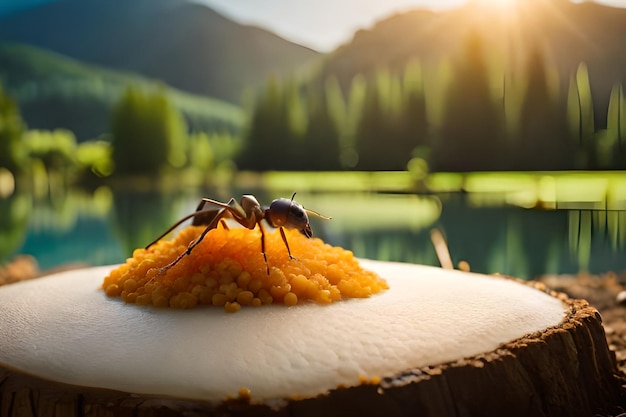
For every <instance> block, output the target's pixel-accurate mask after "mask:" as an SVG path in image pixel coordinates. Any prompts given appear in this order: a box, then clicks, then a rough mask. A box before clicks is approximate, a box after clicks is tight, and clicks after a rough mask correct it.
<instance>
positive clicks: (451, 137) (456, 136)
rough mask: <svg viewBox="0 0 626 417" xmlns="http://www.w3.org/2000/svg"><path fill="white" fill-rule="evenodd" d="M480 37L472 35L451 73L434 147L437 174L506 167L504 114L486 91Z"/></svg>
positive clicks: (484, 65) (487, 78)
mask: <svg viewBox="0 0 626 417" xmlns="http://www.w3.org/2000/svg"><path fill="white" fill-rule="evenodd" d="M488 80H489V74H488V68H487V65H486V60H485V55H484V51H483V42H482V40H481V38H480V36H479V35H478V34H477V33H475V32H473V33H471V34H470V35H469V36H468V38H467V42H466V45H465V50H464V54H463V56H462V58H461V60H460V61H459V62H458V63H457V65H456V68H455V69H454V71H453V80H452V82H451V85H450V86H449V89H448V92H447V96H446V103H445V109H444V117H443V123H442V127H441V129H440V132H439V134H438V137H437V140H435V141H434V143H433V148H432V161H433V169H434V170H436V171H473V170H497V169H503V168H504V167H505V166H506V160H505V152H504V150H505V146H504V145H505V143H504V140H503V130H502V127H503V120H502V119H503V112H502V111H501V110H502V108H501V105H500V103H496V102H495V101H494V100H493V98H492V95H491V91H490V87H489V82H488Z"/></svg>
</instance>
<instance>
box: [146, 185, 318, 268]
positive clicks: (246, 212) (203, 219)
mask: <svg viewBox="0 0 626 417" xmlns="http://www.w3.org/2000/svg"><path fill="white" fill-rule="evenodd" d="M295 195H296V193H293V195H292V196H291V199H290V200H289V199H286V198H279V199H277V200H274V201H272V203H271V204H270V206H269V207H267V208H263V207H261V205H260V204H259V202H258V201H257V199H256V197H254V196H253V195H250V194H244V195H243V196H242V197H241V200H240V202H239V203H237V201H236V200H235V199H234V198H231V199H230V201H228V203H222V202H220V201H216V200H211V199H210V198H203V199H202V201H200V204H199V205H198V207H197V208H196V211H195V212H194V213H192V214H189V215H187V216H185V217H183V218H182V219H180V220H179V221H177V222H176V223H175V224H173V225H172V226H171V227H170V228H169V229H167V230H166V231H165V232H164V233H163V234H162V235H161V236H159V237H158V238H156V239H155V240H154V241H153V242H152V243H150V244H149V245H148V246H146V249H148V248H149V247H150V246H152V245H154V244H155V243H156V242H158V241H159V240H161V239H162V238H163V237H164V236H165V235H167V234H168V233H170V232H171V231H172V230H174V229H175V228H176V227H178V226H179V225H180V224H181V223H183V222H185V221H186V220H189V219H191V218H193V222H192V224H193V225H194V226H201V225H206V228H205V229H204V230H203V231H202V233H201V234H200V236H198V237H197V238H196V239H194V240H192V241H191V242H190V243H189V245H188V246H187V250H185V251H184V252H183V253H181V254H180V255H178V257H177V258H176V259H174V260H173V261H172V262H170V263H169V264H167V265H165V266H164V267H163V268H161V270H160V273H164V272H165V271H167V270H168V269H170V268H171V267H173V266H174V265H176V264H177V263H178V262H179V261H180V260H181V259H182V258H184V257H185V256H186V255H189V254H190V253H191V252H192V251H193V249H194V248H195V247H196V246H198V245H199V244H200V242H202V240H203V239H204V237H205V236H206V234H207V233H209V231H210V230H212V229H215V228H216V227H217V225H218V224H219V223H220V222H222V224H224V226H225V225H226V224H225V223H224V219H227V218H230V219H233V220H235V221H236V222H237V223H239V224H240V225H242V226H243V227H245V228H248V229H250V230H252V229H254V228H255V227H256V225H257V224H258V225H259V229H260V230H261V253H262V254H263V259H264V260H265V266H266V267H267V273H268V274H269V272H270V267H269V264H268V263H267V255H266V254H265V231H264V229H263V225H262V224H261V222H262V221H263V220H265V221H266V222H267V223H268V224H269V225H270V226H272V227H276V228H278V229H279V230H280V235H281V237H282V239H283V242H285V247H286V248H287V253H288V254H289V259H294V257H293V256H292V255H291V250H290V249H289V243H287V236H285V231H284V230H283V228H285V227H286V228H288V229H296V230H299V231H300V232H301V233H302V234H303V235H305V236H306V237H309V238H310V237H311V236H313V232H312V231H311V226H310V225H309V215H313V216H316V217H319V218H322V219H325V220H329V219H330V217H325V216H322V215H321V214H319V213H316V212H314V211H312V210H307V209H305V208H304V207H302V206H301V205H300V204H298V203H297V202H296V201H294V199H293V198H294V197H295Z"/></svg>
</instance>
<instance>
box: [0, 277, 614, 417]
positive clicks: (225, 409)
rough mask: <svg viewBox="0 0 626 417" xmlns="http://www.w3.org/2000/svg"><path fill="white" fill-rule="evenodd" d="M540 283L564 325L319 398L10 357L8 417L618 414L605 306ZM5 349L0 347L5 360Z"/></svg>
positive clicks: (1, 380)
mask: <svg viewBox="0 0 626 417" xmlns="http://www.w3.org/2000/svg"><path fill="white" fill-rule="evenodd" d="M16 285H17V284H16ZM516 285H518V284H516ZM531 285H534V286H535V288H536V289H537V291H541V292H546V293H548V294H549V295H550V297H552V298H557V299H559V300H561V301H562V302H563V303H564V306H565V311H566V313H565V316H564V318H563V320H562V321H561V322H560V323H558V324H557V325H555V326H552V327H549V328H547V329H543V330H541V331H536V332H533V333H530V334H526V335H524V336H523V337H521V338H517V339H515V340H512V341H509V342H505V343H502V344H500V345H499V346H498V347H497V348H496V349H494V350H492V351H489V352H485V353H481V354H477V355H473V356H469V357H463V358H459V359H458V360H454V361H448V362H446V363H440V364H433V365H430V366H422V367H415V368H409V369H405V370H403V371H400V372H397V373H396V374H394V375H387V376H384V377H383V378H382V379H381V380H376V379H370V380H363V381H362V383H361V384H359V385H355V386H350V387H337V388H334V389H330V390H329V391H328V392H325V393H322V394H320V395H318V396H315V397H313V398H285V399H283V400H276V401H271V402H267V403H256V402H254V401H252V402H251V401H250V398H248V397H247V396H246V395H245V394H244V395H241V396H240V397H239V398H233V399H229V400H226V401H224V402H221V403H219V404H217V403H215V402H209V401H202V400H198V399H194V400H189V399H177V398H171V397H167V396H163V395H147V394H134V393H128V392H122V391H116V390H111V389H101V388H89V387H85V386H78V385H72V384H67V383H61V382H55V381H51V380H47V379H43V378H39V377H36V376H33V375H29V374H27V373H25V372H23V371H19V370H15V369H11V368H9V366H6V364H5V365H4V366H3V367H1V368H0V417H18V416H19V417H21V416H33V417H34V416H70V417H72V416H76V417H79V416H81V417H83V416H84V417H91V416H94V417H95V416H266V415H267V416H294V417H295V416H319V415H325V416H391V415H394V416H414V415H419V416H450V417H465V416H502V415H507V416H540V417H541V416H546V417H548V416H551V417H552V416H574V417H576V416H581V417H583V416H593V415H596V414H600V415H612V413H617V412H619V410H618V409H616V408H615V406H616V405H617V404H623V403H624V396H623V395H624V392H623V389H622V384H623V383H624V378H623V375H622V374H620V372H619V371H618V369H617V366H616V361H615V357H614V354H613V352H611V351H610V350H609V348H608V346H607V342H606V338H605V334H604V329H603V327H602V322H601V317H600V315H599V313H598V311H597V310H596V309H595V308H593V307H591V306H589V304H588V303H587V302H586V301H584V300H572V299H569V298H567V296H565V295H564V294H559V293H554V292H549V291H547V290H545V288H544V287H543V285H542V284H531ZM237 314H239V313H237ZM1 331H8V330H7V328H6V327H5V328H4V329H2V327H0V332H1ZM112 343H114V341H112ZM2 355H3V351H2V346H1V345H0V362H2ZM94 359H95V360H98V358H94ZM163 378H167V375H163Z"/></svg>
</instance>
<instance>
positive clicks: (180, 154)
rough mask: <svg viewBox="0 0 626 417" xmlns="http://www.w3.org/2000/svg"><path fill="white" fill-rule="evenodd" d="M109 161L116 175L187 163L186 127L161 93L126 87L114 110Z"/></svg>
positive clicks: (142, 172)
mask: <svg viewBox="0 0 626 417" xmlns="http://www.w3.org/2000/svg"><path fill="white" fill-rule="evenodd" d="M111 133H112V137H113V139H112V148H113V153H112V158H113V162H114V164H115V172H116V173H118V174H148V175H154V174H158V173H159V172H160V171H161V169H163V168H165V167H174V168H179V167H181V166H183V165H184V164H185V162H186V157H185V151H186V141H187V127H186V124H185V121H184V119H183V118H182V115H181V114H180V113H179V112H178V111H177V110H176V109H175V108H174V107H173V106H172V105H171V104H170V103H169V101H168V99H167V96H166V95H165V94H164V93H163V92H162V91H158V92H156V93H152V94H148V93H144V92H142V91H141V90H139V89H137V88H134V87H129V88H128V89H127V90H126V92H125V93H124V95H123V97H122V98H121V100H120V102H119V103H118V104H117V106H116V107H115V109H114V111H113V118H112V122H111Z"/></svg>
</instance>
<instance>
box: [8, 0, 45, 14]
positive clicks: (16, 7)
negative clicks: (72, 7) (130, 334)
mask: <svg viewBox="0 0 626 417" xmlns="http://www.w3.org/2000/svg"><path fill="white" fill-rule="evenodd" d="M52 1H55V0H3V1H2V2H0V18H1V17H3V16H8V15H10V14H13V13H16V12H19V11H22V10H25V9H30V8H32V7H35V6H38V5H41V4H44V3H50V2H52Z"/></svg>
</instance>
